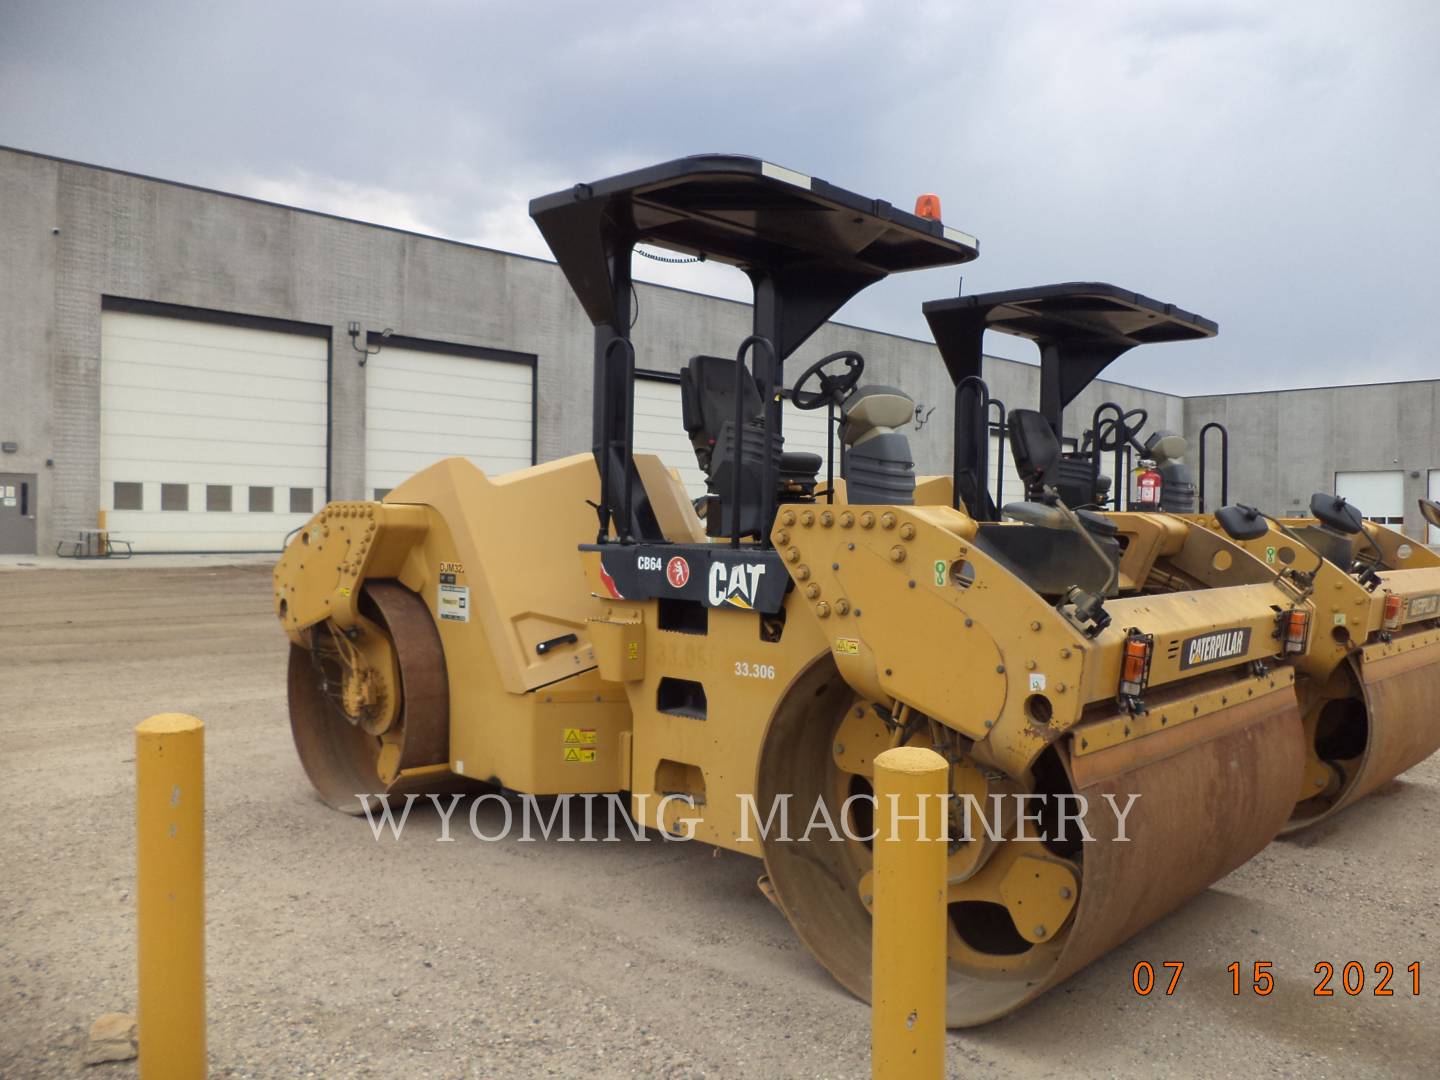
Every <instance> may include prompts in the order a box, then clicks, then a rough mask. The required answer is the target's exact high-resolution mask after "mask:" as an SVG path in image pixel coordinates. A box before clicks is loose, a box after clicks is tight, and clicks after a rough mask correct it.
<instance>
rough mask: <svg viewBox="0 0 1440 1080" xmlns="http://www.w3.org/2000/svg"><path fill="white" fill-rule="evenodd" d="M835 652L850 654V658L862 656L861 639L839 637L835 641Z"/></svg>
mask: <svg viewBox="0 0 1440 1080" xmlns="http://www.w3.org/2000/svg"><path fill="white" fill-rule="evenodd" d="M835 651H836V652H838V653H848V654H849V655H850V656H859V655H860V639H859V638H853V637H838V638H836V639H835Z"/></svg>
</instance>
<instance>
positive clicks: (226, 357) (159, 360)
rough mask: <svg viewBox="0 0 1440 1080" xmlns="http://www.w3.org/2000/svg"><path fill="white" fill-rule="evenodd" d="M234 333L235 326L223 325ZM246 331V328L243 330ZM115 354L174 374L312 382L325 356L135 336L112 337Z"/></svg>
mask: <svg viewBox="0 0 1440 1080" xmlns="http://www.w3.org/2000/svg"><path fill="white" fill-rule="evenodd" d="M223 329H224V330H225V331H227V332H229V333H234V330H235V328H233V327H225V328H223ZM242 332H243V331H242ZM110 346H111V352H110V355H111V356H112V357H121V358H123V359H125V360H126V361H127V362H128V363H129V364H130V365H132V366H134V367H136V368H141V369H144V370H153V371H162V372H164V371H168V372H170V373H171V374H172V377H178V378H182V379H187V380H203V379H205V377H206V376H209V375H217V374H228V373H231V372H243V373H246V374H254V375H257V376H259V377H260V378H262V379H277V380H281V381H288V382H298V383H310V382H311V381H312V380H313V379H314V378H315V376H316V374H317V371H316V370H315V369H316V367H317V366H318V367H322V368H323V367H324V366H325V359H324V357H316V356H308V357H301V356H294V355H285V356H276V355H273V354H267V353H264V352H259V351H257V350H255V349H251V348H229V349H220V348H208V347H203V346H194V345H186V344H183V343H178V342H163V343H162V342H143V341H137V340H135V339H133V338H115V337H112V338H110Z"/></svg>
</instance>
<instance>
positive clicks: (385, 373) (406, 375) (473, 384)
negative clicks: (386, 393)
mask: <svg viewBox="0 0 1440 1080" xmlns="http://www.w3.org/2000/svg"><path fill="white" fill-rule="evenodd" d="M398 354H403V356H400V355H398ZM377 355H380V356H387V355H388V357H389V359H390V360H391V361H400V362H399V363H392V364H390V365H387V366H381V367H378V368H376V369H375V371H374V373H373V375H370V376H369V377H368V378H367V382H368V383H369V385H371V386H381V387H387V388H395V389H404V388H406V387H408V386H418V387H422V388H425V389H440V390H448V389H450V388H452V387H459V388H461V389H463V388H466V387H469V388H470V389H471V390H472V391H474V392H477V393H479V392H488V391H489V390H490V389H491V388H492V387H494V386H497V385H500V386H504V385H509V386H512V387H516V388H518V391H519V392H522V393H525V394H526V395H527V396H528V394H529V391H530V384H531V383H532V382H533V381H534V380H533V379H532V377H531V368H530V365H529V364H523V363H516V362H513V361H508V360H487V359H485V358H483V357H470V356H461V355H459V354H450V353H431V352H424V351H422V350H420V349H388V348H387V349H382V350H381V351H380V352H379V354H377ZM469 365H474V366H473V367H472V366H469Z"/></svg>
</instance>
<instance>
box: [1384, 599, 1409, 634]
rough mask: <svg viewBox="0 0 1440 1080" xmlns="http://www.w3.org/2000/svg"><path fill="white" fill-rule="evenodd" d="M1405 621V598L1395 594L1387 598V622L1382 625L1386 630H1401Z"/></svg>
mask: <svg viewBox="0 0 1440 1080" xmlns="http://www.w3.org/2000/svg"><path fill="white" fill-rule="evenodd" d="M1404 620H1405V598H1404V597H1403V596H1397V595H1396V594H1395V593H1388V594H1387V595H1386V597H1385V620H1384V622H1383V623H1382V624H1381V625H1382V626H1383V627H1384V628H1385V629H1386V630H1399V629H1400V624H1401V623H1402V622H1404Z"/></svg>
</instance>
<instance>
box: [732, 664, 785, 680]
mask: <svg viewBox="0 0 1440 1080" xmlns="http://www.w3.org/2000/svg"><path fill="white" fill-rule="evenodd" d="M735 674H736V675H739V676H740V677H741V678H744V679H773V678H774V677H775V665H774V664H752V663H750V662H749V661H747V660H736V661H735Z"/></svg>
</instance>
